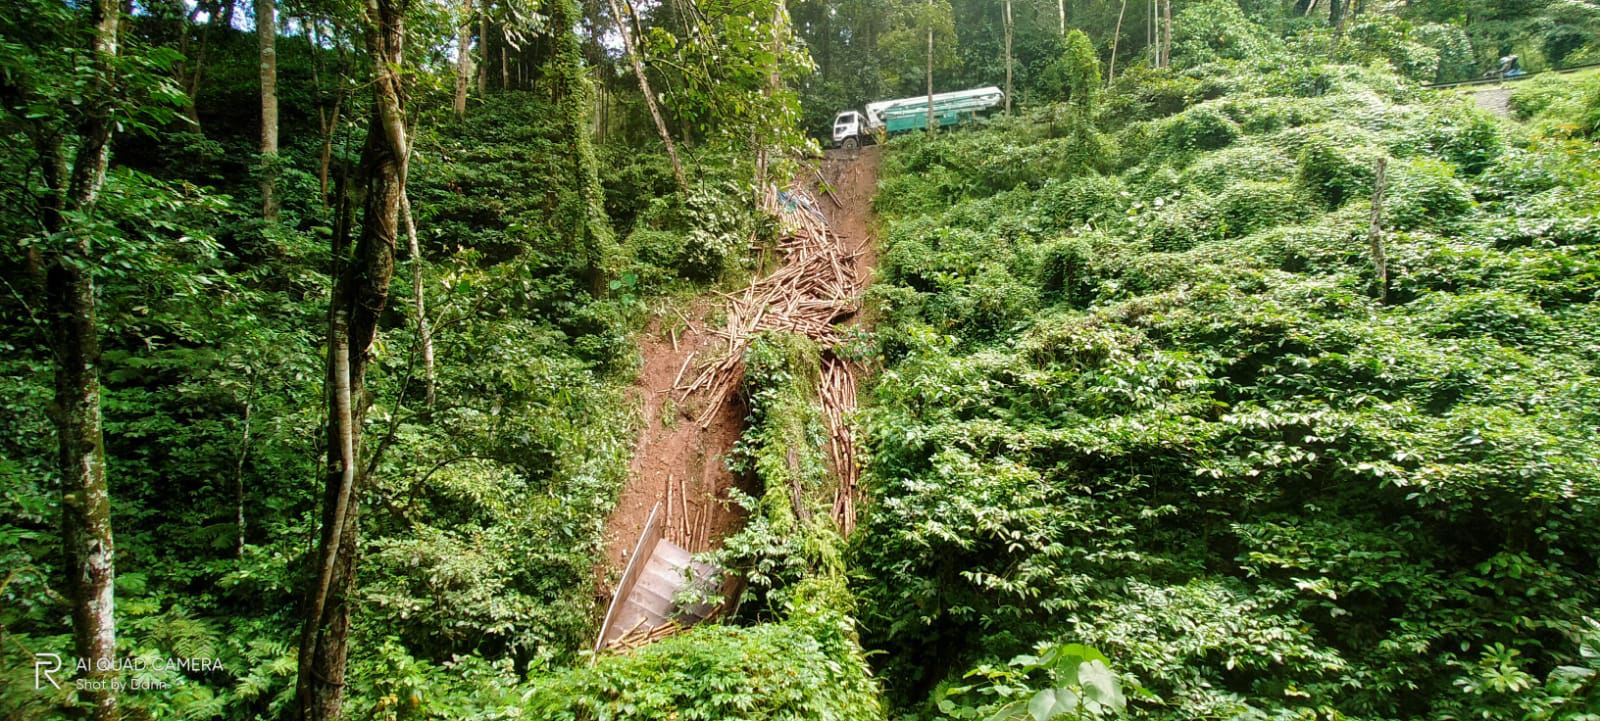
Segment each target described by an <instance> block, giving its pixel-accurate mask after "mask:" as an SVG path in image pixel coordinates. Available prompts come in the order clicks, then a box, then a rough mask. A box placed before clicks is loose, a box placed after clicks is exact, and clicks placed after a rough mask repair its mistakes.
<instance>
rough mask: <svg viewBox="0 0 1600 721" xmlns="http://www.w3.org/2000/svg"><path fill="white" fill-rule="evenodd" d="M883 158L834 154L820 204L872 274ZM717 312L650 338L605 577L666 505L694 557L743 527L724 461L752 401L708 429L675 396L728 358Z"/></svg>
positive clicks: (701, 311) (711, 304) (670, 324)
mask: <svg viewBox="0 0 1600 721" xmlns="http://www.w3.org/2000/svg"><path fill="white" fill-rule="evenodd" d="M879 153H880V149H879V148H876V147H873V148H866V149H863V150H860V151H858V152H857V153H856V154H855V156H854V157H852V156H850V155H846V154H844V151H834V152H831V153H830V154H829V155H828V157H827V158H826V159H824V161H823V163H822V165H821V168H820V171H821V174H822V176H823V177H824V178H825V179H826V180H827V183H828V185H829V187H831V188H832V191H833V192H832V196H833V197H834V198H837V199H838V201H839V202H838V203H835V202H834V201H833V200H831V199H829V197H828V196H827V195H823V194H822V193H820V191H819V192H818V196H819V197H818V199H817V200H818V204H819V206H820V207H821V209H822V211H823V213H824V215H825V216H826V217H827V219H828V222H829V225H830V227H831V228H832V229H833V230H834V231H835V232H836V233H838V234H839V235H841V236H843V237H844V238H846V239H847V240H846V242H847V243H850V244H851V247H850V250H851V252H857V251H864V254H863V256H862V258H861V262H860V263H859V265H858V266H857V267H859V268H862V269H864V270H865V271H866V273H867V274H868V275H869V276H870V273H871V269H872V268H874V267H875V261H876V252H875V250H874V249H873V246H872V244H871V242H870V233H871V229H872V218H871V204H872V195H873V192H874V190H875V188H876V184H877V170H878V158H879ZM717 307H718V303H717V302H715V300H714V299H710V300H703V301H701V302H700V303H699V304H697V305H696V306H695V307H694V308H693V309H691V311H690V312H688V313H686V314H683V315H678V314H673V315H671V316H668V317H665V318H660V319H657V320H656V321H654V322H653V323H651V325H650V326H649V327H648V328H647V329H646V330H645V332H644V333H643V334H642V335H641V340H640V343H641V345H640V349H639V350H640V352H641V353H642V354H643V357H644V366H643V368H642V369H641V371H640V373H639V380H638V381H637V382H636V384H635V386H634V389H633V393H634V395H635V397H636V398H638V400H639V406H640V409H641V412H642V414H643V424H642V430H641V431H640V433H639V439H638V441H637V443H636V444H635V446H634V456H633V461H632V464H631V467H630V469H629V479H628V484H627V486H626V487H624V488H623V490H622V494H621V496H620V498H619V499H618V501H617V508H616V510H615V511H613V513H612V515H611V518H610V519H608V520H607V523H606V534H605V535H606V568H603V569H601V571H602V572H603V575H604V572H620V571H621V569H622V567H623V566H624V565H625V564H626V563H627V555H628V554H629V553H631V552H632V550H633V548H632V546H633V543H634V540H635V539H637V538H638V536H639V533H640V532H641V531H642V530H643V529H644V524H645V522H646V520H648V518H649V515H650V510H651V508H653V507H654V506H655V505H656V504H657V503H660V504H662V507H663V512H664V513H666V514H667V519H668V523H667V528H668V531H667V538H669V539H670V540H672V541H673V542H675V543H677V544H679V545H682V546H684V547H686V548H688V549H689V550H690V551H694V552H699V551H705V550H710V549H711V548H713V547H715V546H716V545H718V544H720V543H721V541H722V538H723V537H725V536H726V535H727V534H728V533H729V532H731V531H732V529H734V528H735V527H737V524H738V522H739V514H738V512H737V509H732V508H729V504H728V503H727V490H728V489H729V488H730V487H733V486H734V485H735V483H736V482H737V481H736V479H735V478H734V477H733V475H732V474H730V473H729V472H728V470H727V465H726V463H725V458H726V456H727V453H728V452H729V451H730V450H731V449H732V448H733V445H734V443H735V442H736V441H737V440H738V439H739V434H740V433H741V432H742V431H743V428H744V416H745V411H746V409H745V407H744V404H743V403H742V401H741V400H740V399H738V398H736V397H734V398H730V399H729V400H728V401H727V402H726V403H724V404H723V405H722V407H721V408H720V409H718V410H717V412H716V413H715V414H714V415H713V416H712V417H711V418H710V419H709V423H708V424H707V425H706V426H705V427H704V428H702V427H701V425H700V423H699V422H697V419H699V418H700V416H701V414H702V413H703V412H704V410H705V409H704V404H705V402H706V400H705V399H704V398H702V397H699V396H698V395H697V396H691V397H690V398H689V399H687V400H686V401H683V402H681V403H680V402H679V401H678V396H679V393H678V392H677V391H675V390H673V389H674V386H675V385H681V384H685V383H688V382H689V381H690V380H691V379H692V378H694V376H695V375H696V372H697V367H698V366H700V365H701V364H704V363H706V362H708V361H711V360H713V359H714V358H715V357H716V354H717V353H719V352H721V350H722V348H723V345H724V344H723V343H722V342H721V340H720V339H719V338H718V337H717V336H715V335H714V334H712V333H711V332H709V331H708V330H707V327H706V323H705V318H706V317H707V316H710V315H714V314H715V312H716V310H717ZM701 395H703V394H701ZM669 497H670V500H671V504H670V509H669V508H668V500H669ZM602 583H604V579H602ZM605 590H606V591H608V590H609V589H605Z"/></svg>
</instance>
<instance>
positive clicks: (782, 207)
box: [674, 187, 861, 428]
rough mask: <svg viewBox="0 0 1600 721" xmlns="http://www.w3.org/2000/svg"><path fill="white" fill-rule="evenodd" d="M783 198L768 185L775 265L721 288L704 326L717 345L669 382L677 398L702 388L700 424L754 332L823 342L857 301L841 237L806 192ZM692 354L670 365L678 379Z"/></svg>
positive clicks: (737, 376) (732, 386)
mask: <svg viewBox="0 0 1600 721" xmlns="http://www.w3.org/2000/svg"><path fill="white" fill-rule="evenodd" d="M784 197H785V198H786V200H784V199H779V197H778V196H777V194H776V191H775V190H773V189H772V188H771V187H769V188H768V192H767V195H766V198H767V200H766V205H767V206H768V207H767V210H769V211H770V212H772V213H773V214H774V215H775V216H777V217H778V219H779V223H780V227H781V228H783V231H784V233H785V236H784V239H783V241H782V242H781V243H779V245H778V252H779V253H780V254H781V256H782V258H783V264H782V265H781V266H779V268H778V269H777V270H775V271H773V272H772V273H770V274H768V275H766V276H764V277H762V278H761V279H759V280H757V281H755V282H754V283H751V284H750V285H748V286H746V287H745V289H744V291H743V292H741V293H738V294H726V293H724V294H722V295H723V296H724V297H726V298H727V299H728V301H729V303H728V309H727V320H726V322H725V323H724V325H723V327H722V328H716V329H710V331H709V332H710V333H711V334H713V335H716V336H719V337H720V338H721V339H722V341H723V344H724V345H723V352H722V353H721V354H720V357H719V358H718V359H717V360H715V361H713V362H711V363H709V364H707V365H705V366H704V367H702V368H701V369H700V372H699V373H698V374H696V375H695V376H694V378H693V380H690V381H689V382H688V383H683V384H681V385H679V384H676V383H675V384H674V388H675V389H676V390H677V391H679V393H680V395H679V398H678V399H679V401H680V402H681V401H684V400H687V399H688V397H689V396H690V395H693V394H695V393H698V392H702V391H704V392H706V394H707V395H706V398H707V403H706V407H705V409H704V411H703V412H702V413H701V416H700V418H699V423H700V427H701V428H705V427H706V426H709V425H710V424H711V420H712V418H714V417H715V416H716V413H717V412H718V410H720V409H721V408H722V404H723V402H724V401H726V400H727V398H728V396H729V394H731V393H733V392H734V391H735V390H737V389H738V387H739V383H740V381H741V380H743V378H744V352H745V349H746V348H748V346H749V344H750V339H751V338H752V337H753V336H754V335H755V334H756V333H759V332H761V331H788V332H792V333H799V334H802V335H804V336H806V337H809V338H811V339H813V340H815V341H817V342H818V343H821V344H822V345H823V346H825V347H830V346H833V345H836V344H837V343H838V342H839V340H840V338H839V335H838V332H837V331H836V330H834V327H833V324H834V323H836V322H838V321H840V320H843V319H844V318H847V317H849V316H850V315H851V314H853V313H855V312H856V310H857V308H858V307H859V302H860V299H859V297H858V296H859V294H860V291H861V283H860V281H859V280H857V278H856V269H855V264H856V263H855V261H856V254H853V253H846V252H845V251H844V243H843V242H842V240H841V239H840V238H839V236H837V235H835V234H834V233H833V232H831V231H829V230H828V226H827V223H826V222H825V221H824V220H823V218H822V216H821V214H820V213H818V212H817V211H816V209H815V204H814V203H813V202H812V201H811V200H810V197H811V196H810V194H808V193H806V192H805V191H800V190H796V191H790V192H789V193H787V194H786V195H785V196H784ZM693 360H694V358H693V357H692V356H691V357H690V358H688V359H685V361H684V365H683V367H682V368H680V369H679V371H678V378H679V383H681V382H682V378H684V377H685V371H687V370H688V368H689V364H690V363H692V362H693Z"/></svg>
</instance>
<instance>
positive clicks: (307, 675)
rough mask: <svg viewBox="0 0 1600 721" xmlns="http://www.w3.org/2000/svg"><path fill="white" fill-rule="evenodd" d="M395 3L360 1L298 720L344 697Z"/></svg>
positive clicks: (397, 80) (394, 169)
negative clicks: (362, 185)
mask: <svg viewBox="0 0 1600 721" xmlns="http://www.w3.org/2000/svg"><path fill="white" fill-rule="evenodd" d="M403 2H404V0H366V2H365V6H364V7H363V10H364V15H365V17H364V18H363V20H364V22H365V24H366V26H367V28H366V41H367V52H368V55H369V56H370V57H371V58H372V66H373V103H372V115H371V118H370V120H369V121H368V129H367V142H366V146H365V147H364V148H363V150H362V167H363V173H364V175H365V177H366V184H367V192H366V200H365V213H364V217H363V220H362V227H361V235H360V238H359V239H358V240H357V242H356V247H355V249H354V255H353V257H352V258H351V261H350V262H349V264H348V265H347V266H346V267H345V268H343V269H342V270H341V271H340V272H339V273H338V278H337V279H336V280H335V282H334V292H333V298H332V302H331V303H330V304H329V313H330V322H329V331H328V333H329V338H328V348H329V362H328V365H329V374H328V375H329V386H330V387H331V389H332V392H331V394H330V395H331V398H330V401H331V402H330V403H329V413H328V433H329V447H328V466H327V469H326V473H325V486H326V487H325V489H324V493H323V504H322V534H321V538H320V539H319V541H318V547H317V551H318V553H317V556H318V558H317V563H316V569H317V574H316V578H315V581H314V582H313V583H312V584H311V585H310V586H309V589H308V592H307V598H306V605H305V609H306V615H305V621H304V627H303V629H302V633H301V638H300V656H299V658H300V667H299V676H298V678H297V679H296V682H295V716H296V718H299V719H301V720H302V721H323V720H325V719H338V718H339V716H340V712H341V708H342V705H343V700H344V680H345V662H346V659H347V657H348V652H349V648H348V643H349V638H348V635H349V631H350V606H349V600H350V595H351V593H352V592H353V591H354V590H355V572H356V560H357V551H358V549H359V548H360V545H359V537H360V520H359V511H360V498H361V494H362V492H363V488H364V486H365V485H366V471H365V469H364V467H363V465H362V462H361V461H362V454H361V448H362V445H361V424H362V418H363V416H365V413H366V403H365V400H364V398H365V396H366V383H365V381H366V369H367V364H368V362H369V361H370V360H371V351H372V345H373V342H374V341H375V340H376V339H377V335H378V320H379V318H380V317H381V316H382V314H383V310H384V307H385V306H386V305H387V304H388V301H389V281H390V280H391V279H392V278H393V277H394V263H395V247H396V240H397V236H398V232H397V225H398V223H399V214H400V203H401V198H402V197H403V196H404V194H405V183H406V158H407V151H408V148H409V147H410V146H409V140H408V138H407V134H406V125H405V122H406V121H405V112H404V92H403V88H402V86H401V76H400V67H401V63H402V62H403V61H404V57H405V56H404V54H403V52H402V41H403V39H404V37H405V15H404V9H403V8H404V5H403ZM339 250H341V251H342V248H341V249H339ZM339 255H342V252H341V253H339Z"/></svg>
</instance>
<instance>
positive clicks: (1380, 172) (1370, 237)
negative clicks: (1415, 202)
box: [1367, 156, 1389, 304]
mask: <svg viewBox="0 0 1600 721" xmlns="http://www.w3.org/2000/svg"><path fill="white" fill-rule="evenodd" d="M1388 165H1389V161H1388V159H1387V158H1385V157H1383V156H1379V157H1378V162H1377V165H1376V166H1374V167H1373V169H1372V170H1373V179H1372V217H1371V219H1370V221H1369V222H1368V224H1367V246H1368V248H1369V249H1370V250H1371V252H1372V274H1373V282H1372V293H1373V296H1375V297H1376V298H1377V299H1378V303H1379V304H1385V303H1388V302H1389V261H1388V258H1387V257H1385V255H1384V252H1383V196H1384V191H1385V188H1384V185H1385V178H1384V174H1385V171H1386V170H1387V169H1388Z"/></svg>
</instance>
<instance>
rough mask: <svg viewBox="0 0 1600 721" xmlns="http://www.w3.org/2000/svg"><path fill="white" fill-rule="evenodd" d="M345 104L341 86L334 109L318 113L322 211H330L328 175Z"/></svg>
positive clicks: (334, 99)
mask: <svg viewBox="0 0 1600 721" xmlns="http://www.w3.org/2000/svg"><path fill="white" fill-rule="evenodd" d="M343 104H344V87H343V86H341V87H340V88H339V90H338V92H337V93H335V94H334V97H333V108H332V109H330V110H328V111H327V112H326V113H323V112H321V111H319V112H318V118H319V119H320V120H321V121H322V152H321V154H320V157H318V159H317V183H318V187H319V188H320V189H321V190H322V209H323V210H327V209H328V173H329V170H330V168H331V167H332V165H333V136H334V134H335V133H337V132H338V131H339V112H340V110H341V109H342V108H341V106H342V105H343Z"/></svg>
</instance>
